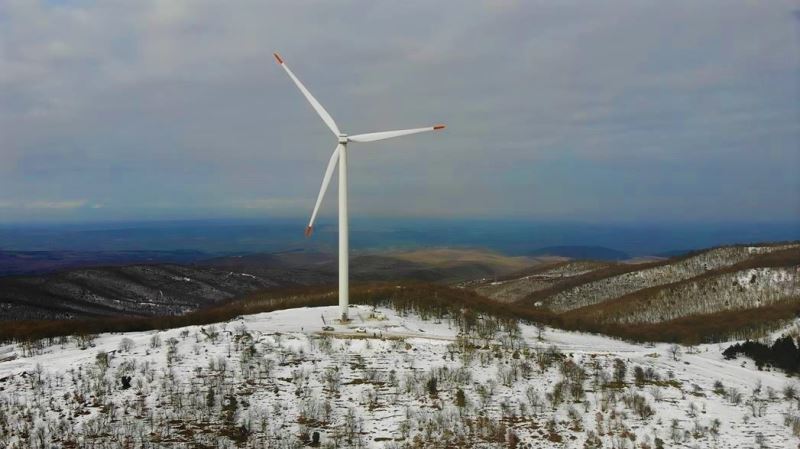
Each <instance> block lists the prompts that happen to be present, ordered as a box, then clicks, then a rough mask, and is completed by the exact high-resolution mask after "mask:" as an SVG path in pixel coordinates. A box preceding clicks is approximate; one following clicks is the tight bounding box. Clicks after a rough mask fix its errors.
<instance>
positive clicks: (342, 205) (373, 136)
mask: <svg viewBox="0 0 800 449" xmlns="http://www.w3.org/2000/svg"><path fill="white" fill-rule="evenodd" d="M274 55H275V60H276V61H278V64H279V65H280V66H281V67H283V69H284V70H286V73H288V74H289V78H291V79H292V81H294V83H295V84H296V85H297V88H298V89H300V92H302V93H303V96H305V97H306V100H308V102H309V103H311V107H313V108H314V110H315V111H317V114H319V116H320V117H321V118H322V121H323V122H325V124H326V125H328V128H330V129H331V131H333V134H334V135H335V136H336V138H337V139H338V141H339V143H338V145H336V149H335V150H333V154H332V155H331V159H330V161H329V162H328V168H327V169H326V170H325V176H323V177H322V186H321V187H320V189H319V195H318V196H317V204H315V205H314V211H313V212H312V213H311V220H309V222H308V226H307V227H306V231H305V234H306V237H311V234H312V232H314V220H315V219H316V218H317V212H318V211H319V205H320V203H322V198H323V197H324V196H325V191H326V190H327V189H328V184H329V183H330V181H331V175H333V169H334V168H336V163H337V162H338V163H339V308H340V309H341V319H342V322H346V321H347V320H348V318H347V306H348V303H349V300H350V298H349V295H350V286H349V283H348V278H349V252H350V251H349V241H348V228H347V226H348V224H347V144H348V143H350V142H356V143H365V142H375V141H377V140H384V139H391V138H392V137H400V136H407V135H409V134H417V133H424V132H426V131H438V130H441V129H444V125H435V126H428V127H426V128H413V129H401V130H397V131H382V132H377V133H367V134H356V135H354V136H348V135H347V134H345V133H343V132H341V131H339V127H337V126H336V122H334V121H333V118H332V117H331V115H330V114H328V111H326V110H325V108H323V107H322V105H321V104H320V103H319V102H318V101H317V99H316V98H314V96H313V95H311V92H309V91H308V89H306V87H305V86H304V85H303V83H301V82H300V80H299V79H297V77H296V76H294V73H292V71H291V70H290V69H289V66H287V65H286V63H285V62H284V61H283V58H281V56H280V55H279V54H277V53H274Z"/></svg>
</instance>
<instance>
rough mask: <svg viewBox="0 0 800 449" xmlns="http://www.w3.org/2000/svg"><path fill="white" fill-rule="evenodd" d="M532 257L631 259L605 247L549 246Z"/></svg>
mask: <svg viewBox="0 0 800 449" xmlns="http://www.w3.org/2000/svg"><path fill="white" fill-rule="evenodd" d="M531 255H532V256H561V257H569V258H570V259H591V260H626V259H630V258H631V256H630V255H629V254H628V253H624V252H622V251H617V250H615V249H611V248H606V247H603V246H548V247H545V248H539V249H537V250H534V251H533V252H531Z"/></svg>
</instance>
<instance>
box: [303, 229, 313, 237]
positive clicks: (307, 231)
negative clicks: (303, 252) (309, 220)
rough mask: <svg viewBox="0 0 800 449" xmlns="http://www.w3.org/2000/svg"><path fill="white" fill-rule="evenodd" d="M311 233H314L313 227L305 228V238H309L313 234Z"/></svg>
mask: <svg viewBox="0 0 800 449" xmlns="http://www.w3.org/2000/svg"><path fill="white" fill-rule="evenodd" d="M313 233H314V227H313V226H306V232H305V234H306V237H311V234H313Z"/></svg>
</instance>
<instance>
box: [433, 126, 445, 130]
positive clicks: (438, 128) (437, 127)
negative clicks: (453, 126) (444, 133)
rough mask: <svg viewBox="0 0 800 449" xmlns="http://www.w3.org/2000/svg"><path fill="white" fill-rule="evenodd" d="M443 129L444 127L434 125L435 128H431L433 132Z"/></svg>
mask: <svg viewBox="0 0 800 449" xmlns="http://www.w3.org/2000/svg"><path fill="white" fill-rule="evenodd" d="M444 128H445V126H444V125H436V126H434V127H433V129H434V130H440V129H444Z"/></svg>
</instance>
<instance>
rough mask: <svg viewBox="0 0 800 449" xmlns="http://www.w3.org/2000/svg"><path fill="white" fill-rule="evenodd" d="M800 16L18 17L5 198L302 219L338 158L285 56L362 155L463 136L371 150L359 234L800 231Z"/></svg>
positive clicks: (331, 8)
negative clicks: (524, 229)
mask: <svg viewBox="0 0 800 449" xmlns="http://www.w3.org/2000/svg"><path fill="white" fill-rule="evenodd" d="M796 12H797V7H796V3H795V2H792V1H783V0H776V1H771V2H749V1H745V0H742V1H722V0H715V1H706V2H694V1H688V0H687V1H680V2H657V1H623V0H614V1H610V2H603V3H593V2H588V3H587V2H580V3H577V2H574V3H573V2H560V1H559V2H557V1H543V2H518V1H504V2H451V3H450V4H442V5H439V6H438V7H435V8H434V7H431V6H430V4H428V3H427V2H399V3H374V2H361V1H345V2H337V3H336V4H333V3H331V2H324V1H321V0H315V1H309V2H270V3H269V4H267V3H264V2H258V1H255V0H236V1H231V2H216V1H212V0H198V1H192V2H188V1H185V0H151V1H141V2H119V1H107V2H85V1H76V2H56V3H50V2H30V1H24V0H9V1H5V2H2V3H1V4H0V139H1V140H0V148H2V150H0V191H2V192H3V195H4V196H6V197H8V198H13V199H14V201H19V202H20V204H23V203H27V204H31V203H35V202H37V201H40V199H41V198H50V199H51V200H52V201H54V202H66V203H69V202H70V201H74V200H71V199H74V198H92V200H91V202H90V203H91V204H109V205H113V204H125V205H126V207H125V208H121V207H116V208H115V207H111V206H109V207H105V208H103V213H104V214H106V215H109V216H111V215H113V216H114V217H116V218H136V217H138V216H140V215H148V216H156V217H157V216H159V214H161V216H166V214H170V216H181V214H184V215H191V214H198V213H201V212H198V211H202V213H206V214H209V215H214V214H223V213H233V212H231V209H232V208H233V209H240V210H244V211H245V212H247V211H250V213H259V211H265V213H266V211H269V212H270V213H282V214H291V213H298V214H301V215H303V214H305V213H306V211H307V209H308V208H310V207H311V206H312V205H313V201H314V198H315V196H316V192H317V189H318V188H319V180H320V178H321V176H322V172H323V170H324V166H325V163H326V162H327V159H328V155H329V154H330V152H331V151H332V150H333V145H334V142H333V140H332V138H331V136H330V133H329V132H328V131H327V129H325V127H324V125H323V124H322V123H321V122H320V121H319V119H318V117H316V116H315V115H314V113H313V112H312V111H311V110H310V108H309V107H308V105H306V104H305V103H304V101H303V99H302V97H301V96H300V95H299V93H298V92H296V90H295V89H294V87H293V86H292V84H291V82H290V81H289V80H288V79H287V78H286V76H285V73H283V72H282V71H280V70H279V68H278V67H277V66H276V65H275V64H274V62H273V60H272V58H271V53H272V52H273V51H275V50H278V51H281V52H282V54H283V55H284V56H285V58H286V59H287V61H288V62H289V64H290V65H291V66H292V68H293V70H294V71H295V72H296V73H297V74H298V76H300V77H301V79H303V81H304V82H305V83H306V84H307V85H308V86H309V88H310V89H311V90H312V91H313V92H314V94H315V95H316V96H317V97H318V99H319V100H320V101H321V102H322V103H323V104H324V105H325V106H326V108H327V109H328V110H329V111H330V112H331V113H332V115H333V116H334V118H335V119H336V120H337V122H338V123H339V125H340V127H342V129H344V130H345V131H347V132H351V133H358V132H369V131H375V130H382V129H392V128H404V127H415V126H421V125H427V124H431V123H437V122H445V123H447V124H448V128H447V131H446V132H445V133H440V134H439V135H436V136H416V137H412V138H408V139H406V140H402V141H400V140H398V141H396V142H386V143H378V144H375V145H371V146H363V147H359V148H358V149H356V148H355V147H354V149H353V151H352V152H351V165H352V171H351V176H350V179H351V183H352V191H351V201H352V204H353V207H352V211H353V213H354V214H357V215H358V214H362V215H403V216H405V215H413V216H419V215H428V216H429V215H434V216H444V215H446V216H476V215H478V216H488V217H496V216H523V217H552V218H559V217H570V218H576V219H586V220H617V219H632V220H633V219H645V218H646V219H651V220H653V219H656V220H661V219H665V220H669V219H682V220H709V219H719V220H728V219H731V220H734V219H735V220H746V219H750V218H753V217H758V218H760V219H761V218H765V217H766V218H768V219H776V220H778V219H800V205H799V203H798V201H797V197H798V192H800V168H798V167H800V155H798V152H797V148H798V147H800V121H798V120H797V117H798V116H800V111H799V110H798V105H797V101H796V99H797V97H798V92H797V83H796V80H797V75H798V73H800V61H799V60H798V59H799V58H798V56H797V36H798V33H799V32H800V30H798V26H797V21H796V20H795V17H796ZM776 192H784V194H776ZM334 195H335V192H331V193H329V196H334ZM252 198H257V199H258V200H253V199H252ZM287 199H289V200H287ZM304 199H305V200H304ZM90 203H89V202H87V203H86V206H88V205H89V204H90ZM164 204H168V205H169V206H168V207H161V206H159V205H164ZM334 205H335V201H333V200H331V199H330V198H329V199H328V201H326V203H325V211H326V212H327V213H331V212H332V211H333V209H334V208H333V206H334ZM4 209H11V208H9V207H5V208H4ZM90 209H92V208H91V207H78V208H72V209H70V208H63V211H64V212H67V211H69V210H73V211H74V212H75V213H78V214H85V216H86V217H92V215H91V210H90ZM31 210H32V209H30V208H24V207H21V208H17V210H15V211H13V212H12V211H9V210H4V213H3V216H2V217H0V220H4V219H24V218H25V217H26V213H27V212H28V211H31ZM52 210H53V211H58V209H57V208H52Z"/></svg>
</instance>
